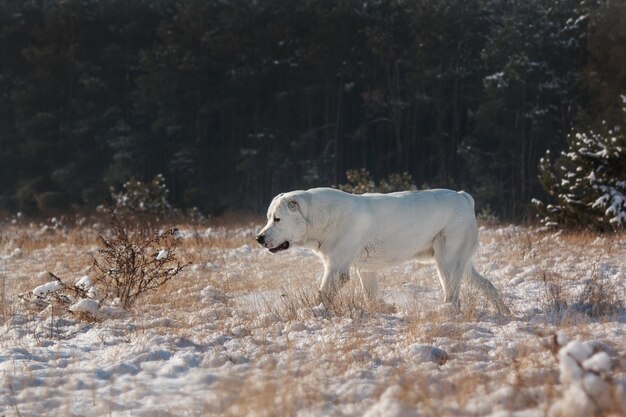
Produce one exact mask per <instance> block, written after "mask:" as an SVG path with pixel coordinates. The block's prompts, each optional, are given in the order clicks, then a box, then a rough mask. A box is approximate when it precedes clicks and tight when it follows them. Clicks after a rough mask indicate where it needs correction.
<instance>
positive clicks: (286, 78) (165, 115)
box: [0, 0, 626, 220]
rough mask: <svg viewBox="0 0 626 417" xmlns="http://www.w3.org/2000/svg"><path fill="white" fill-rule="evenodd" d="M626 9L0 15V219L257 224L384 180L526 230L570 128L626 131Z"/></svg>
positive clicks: (408, 6) (209, 5)
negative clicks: (195, 217)
mask: <svg viewBox="0 0 626 417" xmlns="http://www.w3.org/2000/svg"><path fill="white" fill-rule="evenodd" d="M625 74H626V2H625V1H624V0H618V1H608V0H607V1H597V0H596V1H580V0H561V1H548V0H542V1H539V0H524V1H511V0H413V1H402V0H396V1H383V0H378V1H375V0H361V1H349V0H346V1H293V0H273V1H270V0H257V1H252V0H240V1H237V0H232V1H221V0H208V1H183V0H134V1H129V0H102V1H96V0H66V1H55V0H37V1H34V0H32V1H30V0H0V169H1V177H0V209H4V210H11V211H14V210H21V211H25V212H30V213H34V212H38V211H39V212H43V213H46V212H51V211H61V210H65V209H68V208H72V207H82V206H87V207H89V206H95V205H97V204H100V203H101V202H102V200H103V199H104V198H106V197H107V196H108V195H109V194H110V191H109V187H111V186H116V187H119V186H120V184H122V183H123V182H124V181H126V180H128V179H130V178H137V179H141V180H150V179H151V178H152V177H153V176H154V175H156V174H158V173H162V174H163V175H164V176H165V178H166V181H167V184H168V187H169V189H170V191H171V194H170V199H171V201H172V203H173V204H174V205H176V206H179V207H189V206H198V207H199V208H200V209H201V210H202V211H204V212H208V213H211V212H217V211H219V210H221V209H223V208H224V207H232V208H237V209H252V210H255V211H261V210H264V209H265V207H266V205H267V203H268V202H269V200H270V198H271V197H272V196H273V195H274V194H276V193H278V192H280V191H285V190H289V189H294V188H306V187H311V186H319V185H330V184H338V183H342V182H345V171H346V170H347V169H354V168H362V167H363V168H367V169H368V170H369V171H370V172H371V173H372V175H373V176H374V178H376V179H380V178H382V177H384V176H386V175H388V174H390V173H394V172H403V171H407V172H409V173H410V174H411V175H412V176H413V178H414V180H415V182H416V184H417V185H418V186H419V187H422V186H429V187H435V186H445V187H452V188H459V189H465V190H468V191H470V192H472V193H473V194H474V195H475V197H476V200H477V204H478V205H479V208H482V209H487V208H489V209H490V210H493V212H495V213H497V214H499V215H500V216H502V217H503V218H507V219H513V220H519V219H521V218H523V217H524V216H525V215H526V214H527V208H528V204H529V201H530V199H531V197H533V196H535V195H537V194H540V193H541V190H540V189H539V186H538V181H537V178H536V177H537V164H538V160H539V158H540V157H541V156H542V155H543V154H544V152H545V150H546V149H549V148H550V149H554V150H558V149H560V148H561V147H562V146H563V143H564V141H565V137H566V134H567V133H568V132H569V131H570V129H571V128H572V127H576V126H591V125H593V124H595V123H599V121H600V120H603V119H606V120H608V121H611V120H613V119H619V118H621V117H622V115H621V106H622V102H621V100H620V94H624V93H625V92H626V75H625Z"/></svg>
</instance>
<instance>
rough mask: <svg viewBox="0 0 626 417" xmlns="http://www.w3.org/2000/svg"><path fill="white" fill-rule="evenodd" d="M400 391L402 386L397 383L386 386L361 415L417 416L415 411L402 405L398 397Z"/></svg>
mask: <svg viewBox="0 0 626 417" xmlns="http://www.w3.org/2000/svg"><path fill="white" fill-rule="evenodd" d="M401 393H402V388H401V387H399V386H398V385H394V386H392V387H389V388H387V390H386V391H385V392H384V393H383V395H381V396H380V399H379V400H378V402H377V403H376V404H374V405H373V406H372V407H371V408H370V409H369V410H367V412H366V413H365V414H364V415H363V417H417V413H416V412H415V411H413V410H411V409H409V408H408V407H407V406H406V405H404V404H403V403H402V402H401V401H400V400H398V397H399V396H400V395H401Z"/></svg>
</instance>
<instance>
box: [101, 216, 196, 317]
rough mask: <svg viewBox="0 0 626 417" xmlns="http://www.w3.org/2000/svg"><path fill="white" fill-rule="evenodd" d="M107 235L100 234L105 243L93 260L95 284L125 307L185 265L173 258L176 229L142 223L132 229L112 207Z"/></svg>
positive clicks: (177, 244)
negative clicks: (160, 227)
mask: <svg viewBox="0 0 626 417" xmlns="http://www.w3.org/2000/svg"><path fill="white" fill-rule="evenodd" d="M109 215H110V218H111V221H112V231H111V234H110V236H103V235H101V236H100V242H101V243H102V245H103V246H104V248H103V249H100V250H99V251H98V252H99V254H100V259H94V263H93V265H94V268H95V270H96V271H97V272H98V277H97V278H96V283H97V284H99V285H101V286H102V287H104V289H105V297H108V298H118V299H119V301H120V303H121V305H122V306H123V307H124V308H128V307H130V306H132V305H133V304H134V303H135V301H136V300H137V298H138V297H139V296H141V295H142V294H144V293H146V292H148V291H151V290H156V289H157V288H159V287H161V286H162V285H164V284H165V283H166V282H168V281H169V280H171V279H172V278H174V277H175V276H176V275H178V274H179V273H180V272H181V271H182V270H183V269H184V268H185V267H186V266H187V265H189V264H184V265H181V263H180V262H179V261H178V260H177V259H176V249H177V248H178V246H179V245H180V242H181V239H180V237H178V236H177V232H178V230H177V229H175V228H174V229H169V230H166V231H164V232H159V231H153V230H151V228H150V227H148V226H145V225H140V224H138V223H136V224H135V227H134V228H131V227H129V226H128V225H126V224H124V222H123V221H122V220H121V219H120V218H119V217H118V215H117V214H116V213H115V211H114V210H112V209H110V210H109Z"/></svg>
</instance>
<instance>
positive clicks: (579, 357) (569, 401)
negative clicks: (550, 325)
mask: <svg viewBox="0 0 626 417" xmlns="http://www.w3.org/2000/svg"><path fill="white" fill-rule="evenodd" d="M561 342H566V338H564V337H563V336H559V335H557V343H561ZM594 345H597V343H593V342H592V343H582V342H580V341H578V340H573V341H571V342H568V343H567V344H565V346H562V347H561V348H560V350H559V353H558V355H557V356H558V359H559V372H560V376H561V383H562V384H563V387H564V392H563V397H562V398H561V399H559V400H557V401H556V402H555V403H554V404H553V405H552V407H550V412H549V416H550V417H587V416H595V415H604V414H605V413H609V412H611V411H618V412H620V411H621V413H624V414H626V407H625V405H626V403H625V402H624V401H623V400H621V401H620V398H622V396H623V394H624V392H623V391H624V385H625V384H626V381H616V380H615V379H614V378H613V376H612V374H611V370H612V365H613V363H612V362H613V361H612V359H611V357H610V356H609V355H608V354H607V353H606V352H604V351H596V349H594ZM616 408H619V409H620V410H616Z"/></svg>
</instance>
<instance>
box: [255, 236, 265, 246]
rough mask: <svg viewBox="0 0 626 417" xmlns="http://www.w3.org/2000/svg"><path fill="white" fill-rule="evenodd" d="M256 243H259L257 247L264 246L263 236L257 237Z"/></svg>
mask: <svg viewBox="0 0 626 417" xmlns="http://www.w3.org/2000/svg"><path fill="white" fill-rule="evenodd" d="M256 241H257V242H258V243H259V245H262V244H264V243H265V236H263V235H258V236H257V237H256Z"/></svg>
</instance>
